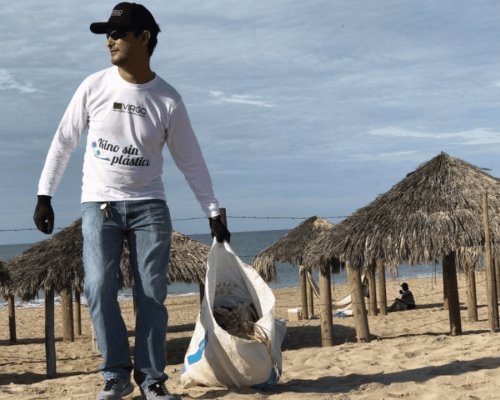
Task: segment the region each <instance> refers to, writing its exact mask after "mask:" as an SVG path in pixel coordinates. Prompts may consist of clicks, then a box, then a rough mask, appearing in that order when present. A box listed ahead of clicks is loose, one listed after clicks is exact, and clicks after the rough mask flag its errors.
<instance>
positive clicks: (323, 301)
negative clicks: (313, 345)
mask: <svg viewBox="0 0 500 400" xmlns="http://www.w3.org/2000/svg"><path fill="white" fill-rule="evenodd" d="M330 275H331V272H330V266H329V265H328V266H326V267H325V268H324V270H323V268H321V270H320V273H319V296H320V318H321V346H322V347H327V346H333V330H332V325H333V316H332V284H331V281H330Z"/></svg>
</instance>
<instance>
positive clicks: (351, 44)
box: [0, 0, 500, 244]
mask: <svg viewBox="0 0 500 400" xmlns="http://www.w3.org/2000/svg"><path fill="white" fill-rule="evenodd" d="M3 3H5V4H3ZM115 4H116V1H107V0H87V1H85V2H81V1H74V0H47V1H45V2H44V3H43V5H42V4H41V3H40V2H38V1H35V0H23V1H17V2H10V1H9V2H8V6H7V2H6V0H0V20H1V21H2V23H1V24H0V37H1V38H2V40H1V41H0V104H1V111H0V113H1V118H0V140H1V142H0V143H1V147H0V156H1V160H2V162H1V169H0V190H1V194H0V200H1V203H0V244H10V243H33V242H37V241H40V240H43V239H46V238H47V236H46V235H44V234H42V233H40V232H38V231H36V230H33V228H34V225H33V220H32V216H33V211H34V207H35V204H36V192H37V186H38V179H39V177H40V173H41V170H42V168H43V164H44V161H45V157H46V154H47V151H48V148H49V145H50V142H51V140H52V137H53V135H54V132H55V130H56V128H57V126H58V124H59V121H60V119H61V117H62V114H63V113H64V110H65V109H66V106H67V104H68V102H69V100H70V98H71V96H72V95H73V93H74V91H75V89H76V88H77V87H78V85H79V84H80V82H81V81H82V80H83V79H84V78H85V77H86V76H88V75H89V74H91V73H93V72H96V71H99V70H101V69H104V68H107V67H108V66H110V59H109V55H108V53H107V50H106V47H105V38H104V37H103V36H102V35H94V34H92V33H91V32H90V30H89V25H90V23H91V22H95V21H105V20H107V19H108V17H109V15H110V13H111V9H112V8H113V6H114V5H115ZM142 4H144V5H145V6H146V7H147V8H148V9H149V10H150V11H151V12H152V13H153V15H154V16H155V18H156V20H157V21H158V23H159V25H160V27H161V30H162V32H161V33H160V35H159V37H158V41H159V42H158V46H157V48H156V50H155V54H154V55H153V58H152V60H151V63H152V68H153V70H154V71H155V72H156V73H157V74H158V75H160V76H161V77H162V78H163V79H165V80H166V81H167V82H169V83H170V84H171V85H173V86H174V87H175V88H176V89H177V90H178V91H179V92H180V93H181V95H182V97H183V99H184V102H185V104H186V106H187V109H188V113H189V116H190V119H191V122H192V125H193V127H194V130H195V132H196V134H197V137H198V140H199V142H200V145H201V147H202V150H203V153H204V156H205V160H206V162H207V165H208V168H209V170H210V173H211V176H212V181H213V185H214V190H215V194H216V197H217V198H218V200H219V202H220V205H221V206H222V207H225V208H226V212H227V215H228V225H229V229H230V230H231V231H234V232H238V231H254V230H268V229H288V228H293V227H294V226H296V225H298V224H299V223H300V222H302V220H300V218H307V217H310V216H313V215H318V216H322V217H328V219H329V220H330V221H331V222H333V223H338V222H340V221H341V220H342V218H344V217H345V216H348V215H350V214H351V213H352V212H354V211H356V210H357V209H358V208H360V207H363V206H365V205H367V204H368V203H369V202H371V201H372V200H374V199H375V198H376V197H377V196H378V195H379V194H381V193H384V192H386V191H387V190H389V189H390V188H391V187H392V186H393V185H395V184H396V183H397V182H399V181H400V180H401V179H403V178H404V177H405V176H406V174H408V173H409V172H411V171H413V170H414V169H416V168H417V167H418V166H419V165H420V164H421V163H424V162H426V161H428V160H430V159H431V158H433V157H434V156H436V155H437V154H439V153H440V152H441V151H444V152H446V153H448V154H450V155H452V156H454V157H458V158H461V159H463V160H465V161H467V162H470V163H472V164H474V165H477V166H479V167H481V168H488V169H489V170H490V171H489V173H491V174H492V175H494V176H497V177H498V176H500V157H499V156H500V22H499V21H500V2H498V1H497V0H475V1H473V2H472V1H470V0H467V1H464V0H440V1H435V0H430V1H428V0H419V1H414V0H397V1H396V0H380V1H376V2H375V1H368V0H364V1H361V0H349V1H345V0H343V1H341V0H308V1H297V0H212V1H203V2H202V1H194V0H169V1H160V0H156V1H144V2H143V3H142ZM85 139H86V137H85V136H84V137H83V138H82V142H81V143H80V146H79V147H78V148H77V149H76V150H75V152H74V153H73V155H72V158H71V160H70V163H69V165H68V167H67V169H66V171H65V174H64V177H63V179H62V181H61V183H60V185H59V188H58V189H57V192H56V193H55V195H54V197H53V201H52V204H53V207H54V211H55V215H56V221H55V225H56V227H57V228H58V229H59V228H63V227H65V226H67V225H68V224H70V223H71V222H73V221H74V220H76V219H77V218H79V217H80V194H81V193H80V191H81V174H82V172H81V171H82V159H83V152H82V151H83V147H84V142H85ZM165 155H166V161H165V166H164V182H165V186H166V195H167V201H168V205H169V207H170V211H171V214H172V218H173V225H174V229H176V230H178V231H180V232H182V233H185V234H193V233H208V232H209V228H208V222H207V220H206V218H205V217H204V214H203V213H202V211H201V209H200V206H199V205H198V203H197V202H196V200H195V198H194V195H193V194H192V192H191V191H190V189H189V187H188V185H187V183H186V182H185V180H184V178H183V176H182V174H181V173H180V172H179V171H178V170H177V169H176V167H175V166H174V164H173V162H172V160H171V158H170V156H169V155H168V152H167V151H166V152H165ZM242 217H257V218H242ZM267 217H273V218H267ZM277 217H279V218H277ZM58 229H56V230H55V232H57V231H58Z"/></svg>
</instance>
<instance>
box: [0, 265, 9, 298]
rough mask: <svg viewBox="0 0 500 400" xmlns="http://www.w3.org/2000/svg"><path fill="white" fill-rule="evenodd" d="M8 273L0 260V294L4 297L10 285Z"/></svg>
mask: <svg viewBox="0 0 500 400" xmlns="http://www.w3.org/2000/svg"><path fill="white" fill-rule="evenodd" d="M10 281H11V279H10V274H9V271H8V270H7V267H6V266H5V263H4V262H3V261H2V260H0V294H1V295H2V296H4V297H6V296H7V293H8V291H9V287H10Z"/></svg>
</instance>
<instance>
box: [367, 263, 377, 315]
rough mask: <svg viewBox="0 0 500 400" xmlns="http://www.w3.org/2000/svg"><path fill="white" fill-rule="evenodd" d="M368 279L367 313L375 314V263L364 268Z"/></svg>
mask: <svg viewBox="0 0 500 400" xmlns="http://www.w3.org/2000/svg"><path fill="white" fill-rule="evenodd" d="M366 278H367V279H368V296H369V299H368V314H369V315H372V316H376V315H377V284H376V281H375V265H370V266H369V267H368V268H367V270H366Z"/></svg>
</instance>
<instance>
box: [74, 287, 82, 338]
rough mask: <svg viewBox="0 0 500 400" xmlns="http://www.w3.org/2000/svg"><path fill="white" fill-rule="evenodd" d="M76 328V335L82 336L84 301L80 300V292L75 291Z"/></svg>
mask: <svg viewBox="0 0 500 400" xmlns="http://www.w3.org/2000/svg"><path fill="white" fill-rule="evenodd" d="M74 315H75V326H76V329H75V331H76V334H77V335H78V336H82V301H81V298H80V292H79V291H78V290H75V311H74Z"/></svg>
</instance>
